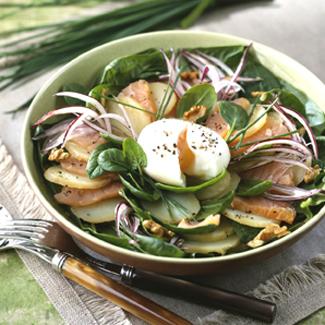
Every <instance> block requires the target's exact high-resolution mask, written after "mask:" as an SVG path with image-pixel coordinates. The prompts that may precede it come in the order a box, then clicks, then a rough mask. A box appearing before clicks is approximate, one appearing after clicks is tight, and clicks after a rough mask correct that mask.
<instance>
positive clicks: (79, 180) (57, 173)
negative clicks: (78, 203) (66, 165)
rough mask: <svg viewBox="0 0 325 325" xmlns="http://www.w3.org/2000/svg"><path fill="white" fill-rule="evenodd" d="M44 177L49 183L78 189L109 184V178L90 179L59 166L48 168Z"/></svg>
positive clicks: (94, 187)
mask: <svg viewBox="0 0 325 325" xmlns="http://www.w3.org/2000/svg"><path fill="white" fill-rule="evenodd" d="M44 177H45V178H46V179H47V180H48V181H49V182H51V183H55V184H59V185H62V186H68V187H71V188H78V189H96V188H101V187H103V186H105V185H106V184H108V183H110V182H111V179H110V178H103V177H102V178H96V179H90V178H88V177H87V176H80V175H77V174H72V173H70V172H68V171H66V170H64V169H62V168H61V167H60V166H52V167H50V168H48V169H47V170H46V171H45V173H44Z"/></svg>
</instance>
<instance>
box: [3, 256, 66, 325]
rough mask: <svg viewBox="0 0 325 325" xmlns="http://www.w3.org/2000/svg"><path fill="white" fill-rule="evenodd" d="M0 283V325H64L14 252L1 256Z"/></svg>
mask: <svg viewBox="0 0 325 325" xmlns="http://www.w3.org/2000/svg"><path fill="white" fill-rule="evenodd" d="M0 279H1V280H0V292H1V295H0V323H1V324H10V325H20V324H24V325H25V324H46V325H60V324H64V322H63V320H62V319H61V317H60V316H59V314H58V312H57V311H56V310H55V308H54V307H53V305H52V304H51V303H50V302H49V300H48V298H47V297H46V295H45V294H44V292H43V290H42V289H41V287H40V286H39V285H38V284H37V282H36V281H35V279H34V278H33V276H32V275H31V273H29V271H28V270H27V269H26V267H25V266H24V264H23V262H22V261H21V259H20V258H19V257H18V255H17V254H16V252H14V251H8V252H2V253H1V254H0Z"/></svg>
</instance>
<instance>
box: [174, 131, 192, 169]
mask: <svg viewBox="0 0 325 325" xmlns="http://www.w3.org/2000/svg"><path fill="white" fill-rule="evenodd" d="M186 137H187V128H185V129H184V130H183V131H182V132H181V133H180V134H179V137H178V140H177V148H178V156H179V165H180V167H181V171H182V172H183V173H186V170H187V168H189V167H190V166H191V164H192V163H193V161H194V159H195V155H194V153H193V152H192V150H191V149H190V147H189V146H188V144H187V140H186Z"/></svg>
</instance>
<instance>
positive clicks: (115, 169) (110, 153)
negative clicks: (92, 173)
mask: <svg viewBox="0 0 325 325" xmlns="http://www.w3.org/2000/svg"><path fill="white" fill-rule="evenodd" d="M97 162H98V165H99V167H100V168H102V169H103V170H105V171H107V172H112V173H126V172H128V170H129V166H128V163H127V161H125V158H124V156H123V152H122V151H121V150H119V149H116V148H110V149H106V150H104V151H102V152H101V153H100V154H99V156H98V159H97Z"/></svg>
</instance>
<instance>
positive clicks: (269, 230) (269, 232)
mask: <svg viewBox="0 0 325 325" xmlns="http://www.w3.org/2000/svg"><path fill="white" fill-rule="evenodd" d="M289 233H290V231H289V230H288V228H287V227H286V226H282V227H281V226H279V225H277V224H275V223H271V224H269V225H267V226H266V227H265V228H264V229H263V230H261V231H260V232H259V233H258V234H257V236H256V237H255V238H254V239H253V240H251V241H250V242H248V243H247V245H248V246H249V247H251V248H256V247H259V246H262V245H263V244H264V243H265V242H268V241H270V240H272V239H275V238H281V237H283V236H285V235H288V234H289Z"/></svg>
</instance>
